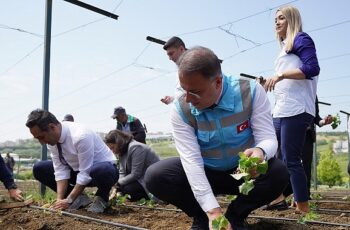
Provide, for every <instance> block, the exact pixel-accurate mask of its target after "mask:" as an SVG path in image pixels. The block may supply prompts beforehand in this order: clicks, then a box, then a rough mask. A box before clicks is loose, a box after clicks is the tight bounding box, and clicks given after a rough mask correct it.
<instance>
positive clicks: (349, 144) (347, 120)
mask: <svg viewBox="0 0 350 230" xmlns="http://www.w3.org/2000/svg"><path fill="white" fill-rule="evenodd" d="M349 119H350V116H349V114H347V115H346V122H347V123H346V131H347V133H348V164H350V133H349ZM349 188H350V177H349Z"/></svg>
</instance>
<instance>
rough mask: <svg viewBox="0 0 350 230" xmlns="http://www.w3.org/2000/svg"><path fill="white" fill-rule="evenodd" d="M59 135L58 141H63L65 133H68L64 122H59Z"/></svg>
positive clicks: (65, 136)
mask: <svg viewBox="0 0 350 230" xmlns="http://www.w3.org/2000/svg"><path fill="white" fill-rule="evenodd" d="M61 127H62V129H61V136H60V139H59V140H58V143H61V144H62V143H63V142H64V141H65V140H66V138H67V133H68V127H67V126H66V124H65V122H62V123H61Z"/></svg>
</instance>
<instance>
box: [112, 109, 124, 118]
mask: <svg viewBox="0 0 350 230" xmlns="http://www.w3.org/2000/svg"><path fill="white" fill-rule="evenodd" d="M121 113H125V109H124V108H123V107H121V106H118V107H116V108H114V113H113V115H112V116H111V118H113V119H115V118H116V117H117V116H118V114H121Z"/></svg>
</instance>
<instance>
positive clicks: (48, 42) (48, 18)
mask: <svg viewBox="0 0 350 230" xmlns="http://www.w3.org/2000/svg"><path fill="white" fill-rule="evenodd" d="M45 16H46V19H45V43H44V76H43V98H42V100H43V101H42V108H43V109H45V110H49V89H50V51H51V19H52V0H46V12H45ZM41 160H47V147H46V145H43V146H42V148H41ZM45 191H46V187H45V185H43V184H40V193H41V195H44V194H45Z"/></svg>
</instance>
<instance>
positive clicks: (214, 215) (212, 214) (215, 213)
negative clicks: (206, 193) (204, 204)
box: [207, 207, 232, 230]
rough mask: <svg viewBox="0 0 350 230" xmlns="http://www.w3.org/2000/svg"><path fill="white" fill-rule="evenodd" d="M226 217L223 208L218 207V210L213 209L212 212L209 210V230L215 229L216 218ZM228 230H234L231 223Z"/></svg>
mask: <svg viewBox="0 0 350 230" xmlns="http://www.w3.org/2000/svg"><path fill="white" fill-rule="evenodd" d="M222 215H224V214H223V213H222V211H221V208H220V207H218V208H213V209H211V210H209V211H208V212H207V216H208V219H209V229H210V230H212V229H213V223H212V222H213V220H215V219H216V218H218V217H220V216H222ZM226 230H232V227H231V225H230V223H229V224H228V227H227V229H226Z"/></svg>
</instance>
